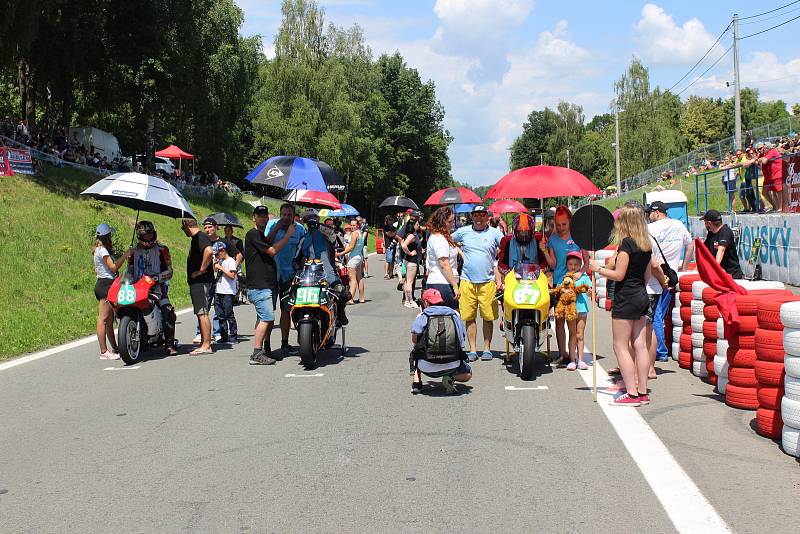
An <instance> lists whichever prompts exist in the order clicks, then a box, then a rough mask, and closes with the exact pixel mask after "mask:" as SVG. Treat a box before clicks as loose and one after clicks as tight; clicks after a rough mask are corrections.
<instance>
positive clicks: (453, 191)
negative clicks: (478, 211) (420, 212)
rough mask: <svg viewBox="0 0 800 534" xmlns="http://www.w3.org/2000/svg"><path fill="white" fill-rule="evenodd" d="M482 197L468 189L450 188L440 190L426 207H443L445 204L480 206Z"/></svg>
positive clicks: (429, 200)
mask: <svg viewBox="0 0 800 534" xmlns="http://www.w3.org/2000/svg"><path fill="white" fill-rule="evenodd" d="M481 202H482V201H481V197H479V196H478V195H476V194H475V193H474V192H473V191H470V190H469V189H467V188H466V187H448V188H447V189H440V190H439V191H436V192H435V193H434V194H432V195H431V196H430V197H428V200H426V201H425V205H426V206H442V205H444V204H480V203H481Z"/></svg>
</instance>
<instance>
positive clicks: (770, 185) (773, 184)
mask: <svg viewBox="0 0 800 534" xmlns="http://www.w3.org/2000/svg"><path fill="white" fill-rule="evenodd" d="M763 189H764V191H778V192H781V191H783V178H778V179H777V180H767V179H764V188H763Z"/></svg>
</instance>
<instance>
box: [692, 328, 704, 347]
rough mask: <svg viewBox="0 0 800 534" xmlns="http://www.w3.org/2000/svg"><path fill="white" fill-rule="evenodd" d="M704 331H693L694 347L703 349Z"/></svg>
mask: <svg viewBox="0 0 800 534" xmlns="http://www.w3.org/2000/svg"><path fill="white" fill-rule="evenodd" d="M705 340H706V339H705V337H703V333H702V332H699V333H698V332H692V347H693V348H695V349H700V350H701V351H702V350H703V342H704V341H705Z"/></svg>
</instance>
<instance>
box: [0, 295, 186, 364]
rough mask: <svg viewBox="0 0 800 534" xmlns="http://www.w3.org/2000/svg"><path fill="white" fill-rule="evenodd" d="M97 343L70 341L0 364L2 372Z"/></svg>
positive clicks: (85, 340)
mask: <svg viewBox="0 0 800 534" xmlns="http://www.w3.org/2000/svg"><path fill="white" fill-rule="evenodd" d="M191 311H192V308H185V309H183V310H180V311H178V312H176V313H175V315H185V314H187V313H189V312H191ZM96 341H97V336H88V337H83V338H81V339H76V340H75V341H70V342H69V343H65V344H63V345H58V346H57V347H52V348H49V349H46V350H43V351H41V352H34V353H33V354H29V355H27V356H23V357H21V358H16V359H14V360H11V361H10V362H5V363H0V371H5V370H6V369H11V368H12V367H16V366H18V365H22V364H23V363H29V362H34V361H36V360H40V359H42V358H47V357H48V356H52V355H54V354H59V353H61V352H64V351H67V350H71V349H76V348H78V347H82V346H83V345H87V344H89V343H92V342H96Z"/></svg>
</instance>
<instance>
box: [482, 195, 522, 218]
mask: <svg viewBox="0 0 800 534" xmlns="http://www.w3.org/2000/svg"><path fill="white" fill-rule="evenodd" d="M489 211H491V212H492V214H494V215H502V214H504V213H526V212H527V211H528V208H526V207H525V205H524V204H523V203H522V202H518V201H516V200H510V199H506V200H498V201H497V202H495V203H494V204H492V205H491V206H489Z"/></svg>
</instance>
